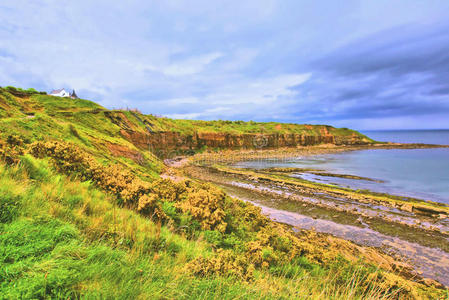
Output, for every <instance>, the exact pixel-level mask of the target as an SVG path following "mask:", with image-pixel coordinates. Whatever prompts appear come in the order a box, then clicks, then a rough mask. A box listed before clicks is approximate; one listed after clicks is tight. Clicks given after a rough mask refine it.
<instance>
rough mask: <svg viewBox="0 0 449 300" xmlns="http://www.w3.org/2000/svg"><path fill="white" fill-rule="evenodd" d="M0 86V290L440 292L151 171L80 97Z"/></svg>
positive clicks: (1, 293)
mask: <svg viewBox="0 0 449 300" xmlns="http://www.w3.org/2000/svg"><path fill="white" fill-rule="evenodd" d="M0 92H1V93H0V100H1V102H0V115H1V120H0V128H1V134H0V182H1V184H0V253H1V255H0V298H2V299H68V298H71V299H74V298H88V299H91V298H94V299H97V298H100V299H103V298H105V299H139V298H140V299H148V298H192V299H210V298H218V299H236V298H237V299H253V298H267V299H270V298H273V299H274V298H276V299H279V298H285V299H289V298H296V299H297V298H302V299H327V298H329V299H370V298H372V299H378V298H384V299H397V298H401V299H412V298H428V299H435V298H444V297H447V292H446V291H444V290H441V289H437V288H435V287H433V286H425V285H423V284H421V283H417V282H415V281H413V280H410V279H406V278H405V277H403V276H402V275H400V274H399V271H401V270H384V269H381V268H379V267H378V266H376V265H373V264H371V263H370V262H369V261H368V260H367V259H366V257H364V256H357V255H347V253H345V252H344V251H342V248H343V245H344V246H345V247H346V248H351V244H350V243H344V244H343V242H338V241H335V240H334V242H332V243H330V242H329V240H327V239H326V237H322V236H318V235H316V234H314V233H313V232H305V231H304V232H302V231H301V232H300V233H298V234H294V232H293V231H292V230H291V229H290V228H288V227H286V226H283V225H280V224H277V223H274V222H272V221H270V220H269V219H268V218H266V217H265V216H263V215H262V214H261V213H260V209H259V208H257V207H255V206H253V205H251V204H247V203H244V202H241V201H239V200H236V199H232V198H230V197H229V196H227V195H226V194H225V193H224V192H223V191H222V190H220V189H218V188H217V187H215V186H213V185H209V184H204V183H201V182H196V181H192V180H187V181H182V182H178V183H174V182H171V181H170V180H164V179H159V173H160V172H161V170H162V169H163V164H162V162H161V161H160V160H159V159H158V158H157V157H155V156H153V155H152V154H151V153H148V152H145V151H141V150H140V149H138V148H137V147H136V146H134V145H133V144H131V143H130V142H129V141H127V140H126V139H124V138H123V137H122V136H121V135H119V134H118V132H119V130H120V128H119V127H117V126H116V124H114V123H113V122H111V119H110V118H107V117H106V116H105V115H104V114H103V113H101V112H98V113H96V112H97V111H98V110H100V111H102V110H103V109H102V108H101V107H98V106H97V105H96V104H94V103H92V102H88V101H84V100H79V101H76V102H73V101H72V100H70V99H57V98H54V97H49V96H46V95H41V94H39V93H36V92H33V91H22V90H16V91H14V92H13V93H10V91H7V90H4V89H2V90H1V91H0ZM14 93H15V94H14ZM21 93H22V94H21ZM69 101H72V102H69ZM83 111H85V112H86V113H83ZM87 111H88V112H87ZM31 113H32V114H31ZM123 113H124V114H126V113H128V112H123ZM30 116H32V117H30ZM129 120H131V116H130V118H129ZM130 122H131V121H130ZM133 122H134V121H133ZM135 123H136V124H137V123H138V122H137V121H135ZM129 126H130V127H131V126H135V128H138V125H135V124H134V125H132V124H130V125H129ZM136 130H137V129H136ZM142 130H144V129H142ZM111 145H112V146H111ZM119 147H122V148H119ZM118 149H121V150H120V151H119V150H118ZM124 149H126V150H124ZM130 153H131V154H132V155H131V154H130Z"/></svg>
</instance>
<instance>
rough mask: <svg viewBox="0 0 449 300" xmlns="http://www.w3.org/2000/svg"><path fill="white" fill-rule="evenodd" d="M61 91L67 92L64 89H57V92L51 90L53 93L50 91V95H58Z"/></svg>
mask: <svg viewBox="0 0 449 300" xmlns="http://www.w3.org/2000/svg"><path fill="white" fill-rule="evenodd" d="M62 91H65V92H67V91H66V90H65V89H64V88H62V89H59V90H53V91H51V93H50V94H59V93H60V92H62Z"/></svg>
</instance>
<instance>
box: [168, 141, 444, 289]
mask: <svg viewBox="0 0 449 300" xmlns="http://www.w3.org/2000/svg"><path fill="white" fill-rule="evenodd" d="M433 147H441V146H438V145H423V144H376V145H370V146H366V145H363V146H362V145H358V146H335V145H320V146H314V147H301V148H295V149H279V150H266V151H260V150H259V151H238V152H236V151H222V152H218V153H204V154H197V155H196V156H194V157H190V158H184V159H175V160H170V161H167V163H168V164H169V165H172V166H173V167H176V169H177V171H176V172H175V173H176V174H177V175H176V176H185V177H190V178H193V179H196V180H201V181H208V182H212V183H214V184H217V185H219V186H221V187H222V188H223V189H224V190H225V191H227V192H228V193H229V194H230V195H232V196H234V197H237V198H240V199H242V200H245V201H249V202H252V203H253V204H255V205H258V206H260V207H262V211H263V212H264V213H265V214H267V215H268V216H270V218H272V219H273V220H275V221H277V222H280V223H285V224H288V225H290V226H293V227H296V228H298V230H309V231H312V232H318V233H321V234H327V235H331V236H333V237H335V238H340V239H344V240H347V241H350V242H353V243H355V244H356V245H358V247H359V246H360V247H374V248H375V249H377V250H376V251H380V253H382V254H383V255H387V256H389V257H392V258H394V260H395V261H401V262H403V263H406V264H409V265H410V269H411V271H409V272H410V274H412V275H410V276H416V277H421V278H429V280H437V281H439V282H441V283H443V284H444V285H446V286H449V276H447V275H446V274H449V242H448V240H449V218H448V215H449V207H448V206H447V205H444V204H441V203H434V202H429V201H423V200H420V199H414V198H405V197H398V196H392V195H387V194H379V193H373V192H369V191H355V190H351V189H348V188H340V187H335V186H329V185H326V184H320V183H317V182H312V181H308V180H304V179H302V178H300V177H297V176H294V174H298V173H311V174H313V173H317V172H318V173H320V174H321V175H323V174H322V171H317V170H313V169H297V168H296V169H292V168H271V169H260V170H253V169H240V168H232V167H230V163H233V162H236V161H239V160H248V159H266V158H283V157H296V156H305V155H316V154H324V153H337V152H341V151H353V150H363V149H373V148H375V149H397V148H402V149H405V148H406V149H415V148H433ZM180 170H181V172H180ZM181 174H182V175H181ZM324 175H326V174H324ZM331 175H332V176H337V177H342V178H350V179H354V180H374V179H370V178H361V177H357V176H352V175H347V174H331Z"/></svg>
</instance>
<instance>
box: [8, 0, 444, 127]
mask: <svg viewBox="0 0 449 300" xmlns="http://www.w3.org/2000/svg"><path fill="white" fill-rule="evenodd" d="M0 20H1V21H0V86H7V85H13V86H18V87H23V88H29V87H33V88H36V89H38V90H45V91H50V90H52V89H53V88H60V87H65V88H67V89H72V88H74V89H75V90H76V91H77V94H78V95H79V96H81V97H82V98H86V99H90V100H93V101H96V102H98V103H100V104H102V105H104V106H106V107H108V108H125V107H137V108H139V109H140V110H141V111H142V112H144V113H152V114H157V115H165V116H170V117H174V118H190V119H232V120H255V121H282V122H296V123H312V124H331V125H334V126H338V127H351V128H355V129H390V128H393V129H406V128H449V1H448V0H441V1H437V0H375V1H374V0H366V1H361V0H359V1H352V0H342V1H334V0H327V1H320V0H317V1H309V0H292V1H289V0H279V1H275V0H266V1H265V0H254V1H253V0H243V1H242V0H240V1H231V0H226V1H218V0H216V1H210V0H204V1H195V0H190V1H172V0H164V1H143V0H141V1H110V0H108V1H91V0H77V1H61V0H58V1H56V0H55V1H38V0H34V1H28V0H23V1H21V0H2V1H1V2H0Z"/></svg>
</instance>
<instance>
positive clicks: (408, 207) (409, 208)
mask: <svg viewBox="0 0 449 300" xmlns="http://www.w3.org/2000/svg"><path fill="white" fill-rule="evenodd" d="M401 209H402V210H403V211H406V212H413V205H411V204H407V203H405V204H402V206H401Z"/></svg>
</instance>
